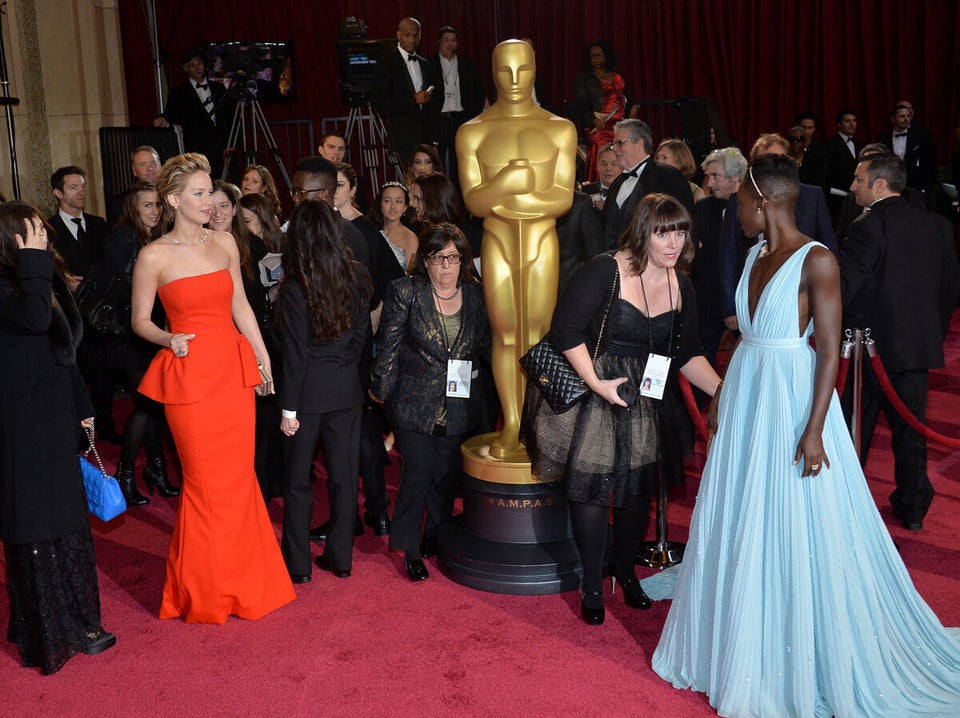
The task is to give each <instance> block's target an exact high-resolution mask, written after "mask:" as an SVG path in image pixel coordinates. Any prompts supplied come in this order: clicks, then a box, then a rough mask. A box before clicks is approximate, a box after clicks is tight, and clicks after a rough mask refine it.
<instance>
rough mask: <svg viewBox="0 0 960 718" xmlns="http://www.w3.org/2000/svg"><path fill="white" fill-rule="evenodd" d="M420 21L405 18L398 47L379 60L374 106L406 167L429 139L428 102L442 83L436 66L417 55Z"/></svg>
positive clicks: (398, 39) (400, 26) (398, 33)
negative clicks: (414, 149) (435, 70)
mask: <svg viewBox="0 0 960 718" xmlns="http://www.w3.org/2000/svg"><path fill="white" fill-rule="evenodd" d="M418 47H420V23H419V22H418V21H417V20H416V19H415V18H412V17H405V18H403V20H401V21H400V24H399V26H398V27H397V48H396V49H395V50H391V51H390V52H388V53H387V54H386V55H384V56H383V57H381V58H380V60H379V61H378V62H377V69H376V73H375V75H374V81H373V109H374V111H375V112H377V113H379V114H380V115H381V116H382V117H383V119H384V121H385V122H386V125H387V134H388V135H389V138H390V147H391V148H392V149H393V151H394V152H396V154H397V157H398V159H399V161H400V166H401V167H404V168H406V167H407V166H408V165H409V164H410V159H411V157H412V156H413V148H414V147H416V146H417V145H419V144H422V143H424V142H426V140H427V134H426V117H425V114H426V112H427V103H428V102H430V97H431V95H432V94H433V91H434V90H435V89H436V87H437V85H439V84H440V83H439V82H438V79H437V77H435V76H434V66H433V65H431V64H430V63H428V62H427V59H426V58H425V57H422V56H420V55H418V54H417V48H418Z"/></svg>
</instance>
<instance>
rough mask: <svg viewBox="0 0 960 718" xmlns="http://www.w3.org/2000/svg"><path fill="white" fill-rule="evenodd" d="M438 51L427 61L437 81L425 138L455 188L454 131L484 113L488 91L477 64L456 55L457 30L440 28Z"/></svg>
mask: <svg viewBox="0 0 960 718" xmlns="http://www.w3.org/2000/svg"><path fill="white" fill-rule="evenodd" d="M437 47H438V50H439V52H438V53H437V55H436V57H433V58H431V59H430V64H431V66H432V67H431V73H432V74H433V75H434V76H435V77H439V78H440V84H439V85H437V90H436V92H434V93H433V94H432V95H431V96H430V103H429V106H428V111H429V127H428V133H427V134H428V139H429V140H430V141H431V142H434V143H435V144H436V145H437V153H438V154H439V155H440V161H441V162H443V166H444V168H445V169H446V174H447V176H448V177H449V178H450V180H451V181H452V182H453V183H454V184H455V185H456V186H457V187H459V186H460V176H459V171H458V169H457V151H456V148H455V147H454V140H455V138H456V136H457V130H458V129H460V125H462V124H463V123H464V122H466V121H467V120H470V119H473V118H474V117H476V116H477V115H479V114H480V112H481V111H482V110H483V106H484V104H485V103H486V101H487V91H486V89H485V88H484V86H483V80H482V79H481V77H480V70H478V69H477V66H476V64H474V62H473V61H472V60H471V59H470V58H468V57H464V56H463V55H461V54H460V53H459V52H457V47H458V43H457V31H456V30H455V29H454V28H452V27H450V26H449V25H444V26H443V27H441V28H440V32H439V33H438V36H437Z"/></svg>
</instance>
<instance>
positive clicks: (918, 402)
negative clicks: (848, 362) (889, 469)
mask: <svg viewBox="0 0 960 718" xmlns="http://www.w3.org/2000/svg"><path fill="white" fill-rule="evenodd" d="M888 376H889V377H890V383H891V384H892V385H893V389H894V391H895V392H896V393H897V396H899V397H900V399H901V400H902V401H903V403H904V404H905V405H906V406H907V408H908V409H909V410H910V412H911V413H912V414H913V415H914V416H915V417H917V419H919V420H920V421H921V422H923V423H925V422H926V418H927V389H928V383H929V382H928V380H929V372H928V371H927V370H926V369H915V370H913V371H904V372H893V373H889V374H888ZM843 399H844V400H843V402H842V404H843V413H844V416H845V417H846V418H847V422H848V423H849V421H850V412H851V401H852V382H850V381H848V382H847V385H846V390H845V391H844V395H843ZM881 411H882V412H883V414H884V416H886V417H887V423H888V424H890V434H891V437H890V443H891V447H892V449H893V476H894V480H895V481H896V484H897V488H896V489H895V490H894V491H893V493H892V494H890V503H891V504H892V505H893V508H894V511H895V512H896V513H897V515H898V516H900V517H901V518H902V519H904V520H905V521H911V522H913V521H921V520H922V519H923V517H924V516H925V515H926V513H927V509H928V508H930V502H931V501H933V484H931V483H930V477H929V476H927V440H926V439H925V438H924V437H923V436H921V435H920V434H918V433H917V432H915V431H914V430H913V429H911V428H910V427H909V426H908V425H907V422H905V421H904V420H903V419H901V418H900V415H899V414H898V413H897V410H896V409H895V408H894V407H893V405H892V404H891V403H890V402H889V401H887V398H886V397H885V396H884V394H883V389H882V388H881V387H880V382H878V381H877V377H876V374H874V371H873V366H872V365H871V364H869V362H868V363H865V364H864V367H863V402H862V408H861V414H860V417H861V419H860V422H861V423H860V438H861V442H860V463H861V464H863V465H866V463H867V456H868V455H869V453H870V445H871V443H872V442H873V432H874V429H875V428H876V426H877V419H878V418H879V417H880V412H881Z"/></svg>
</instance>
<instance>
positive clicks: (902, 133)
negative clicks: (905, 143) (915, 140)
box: [893, 132, 907, 137]
mask: <svg viewBox="0 0 960 718" xmlns="http://www.w3.org/2000/svg"><path fill="white" fill-rule="evenodd" d="M893 136H894V137H906V136H907V133H906V132H896V133H894V135H893Z"/></svg>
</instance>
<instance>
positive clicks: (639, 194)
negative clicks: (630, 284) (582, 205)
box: [603, 119, 693, 249]
mask: <svg viewBox="0 0 960 718" xmlns="http://www.w3.org/2000/svg"><path fill="white" fill-rule="evenodd" d="M611 144H612V145H613V151H614V153H615V154H616V156H617V162H619V164H620V168H621V169H622V170H623V173H622V174H621V175H620V176H619V177H617V179H615V180H614V181H613V184H612V185H610V191H609V192H608V193H607V200H606V202H605V203H604V206H603V244H604V248H606V249H616V247H617V246H618V242H619V241H620V235H621V234H623V231H624V230H625V229H626V228H627V225H628V224H629V223H630V219H631V218H632V217H633V211H634V210H635V209H636V207H637V204H639V202H640V200H641V199H643V198H644V197H646V196H647V195H648V194H652V193H654V192H662V193H664V194H668V195H671V196H672V197H674V198H675V199H676V200H677V201H678V202H680V204H682V205H683V206H684V207H686V208H687V211H688V212H690V213H691V214H693V193H692V192H691V191H690V184H689V183H688V182H687V178H686V177H684V176H683V174H681V172H680V170H678V169H674V168H673V167H669V166H668V165H662V164H659V163H657V162H654V160H653V158H652V157H651V156H650V152H651V151H652V149H651V148H652V147H653V135H652V133H651V132H650V127H649V126H648V125H647V123H646V122H643V121H642V120H634V119H630V120H620V122H618V123H617V124H616V125H614V128H613V142H611Z"/></svg>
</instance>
